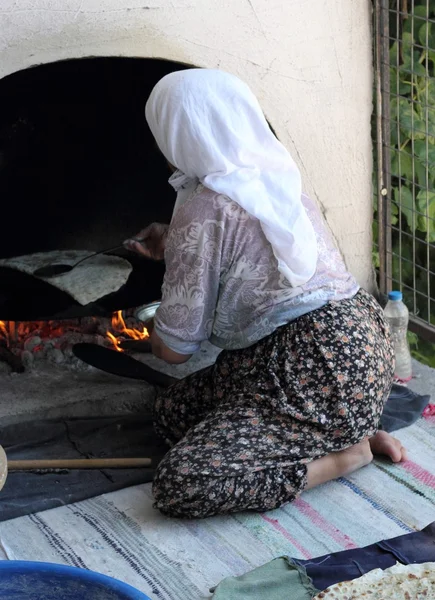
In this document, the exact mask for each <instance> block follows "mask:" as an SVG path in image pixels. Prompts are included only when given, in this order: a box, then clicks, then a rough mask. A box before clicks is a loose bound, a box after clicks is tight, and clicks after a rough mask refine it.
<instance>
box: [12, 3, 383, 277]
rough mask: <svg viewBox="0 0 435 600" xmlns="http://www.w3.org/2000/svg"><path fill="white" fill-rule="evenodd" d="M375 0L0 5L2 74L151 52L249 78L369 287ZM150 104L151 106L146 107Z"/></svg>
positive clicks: (348, 258) (353, 267)
mask: <svg viewBox="0 0 435 600" xmlns="http://www.w3.org/2000/svg"><path fill="white" fill-rule="evenodd" d="M370 6H371V2H370V0H305V1H304V0H0V77H2V76H4V75H8V74H10V73H13V72H14V71H18V70H20V69H23V68H25V67H28V66H31V65H35V64H39V63H46V62H52V61H55V60H59V59H64V58H78V57H83V56H90V55H94V56H112V55H116V56H144V57H159V58H167V59H171V60H178V61H182V62H186V63H190V64H193V65H197V66H203V67H219V68H222V69H225V70H227V71H231V72H233V73H235V74H236V75H239V76H240V77H242V78H243V79H245V80H246V81H247V82H248V83H249V84H250V86H251V87H252V89H253V90H254V92H255V93H256V94H257V95H258V97H259V99H260V102H261V104H262V106H263V108H264V111H265V113H266V115H267V117H268V119H269V120H270V121H271V123H272V125H273V127H274V128H275V129H276V131H277V134H278V136H279V137H280V139H281V140H282V141H283V142H284V144H285V145H286V146H287V147H288V149H289V150H290V151H291V153H292V154H293V156H294V158H295V159H296V161H297V162H298V164H299V167H300V168H301V171H302V176H303V180H304V188H305V190H306V191H307V192H308V193H309V194H311V195H312V196H314V198H316V199H317V201H318V202H319V204H320V205H321V206H322V208H323V210H324V214H325V216H326V219H327V221H328V223H329V225H330V227H331V229H332V231H333V233H334V235H335V237H336V239H337V241H338V244H339V246H340V248H341V250H342V252H343V253H344V255H345V258H346V262H347V265H348V267H349V269H350V270H351V271H352V272H353V273H354V274H355V275H356V276H357V278H358V280H359V282H360V283H361V284H362V285H364V286H367V287H369V288H371V287H372V269H371V226H370V224H371V169H372V160H371V141H370V114H371V110H372V101H371V98H372V92H371V89H372V84H371V32H370V20H371V16H370V10H371V9H370ZM144 101H145V99H144Z"/></svg>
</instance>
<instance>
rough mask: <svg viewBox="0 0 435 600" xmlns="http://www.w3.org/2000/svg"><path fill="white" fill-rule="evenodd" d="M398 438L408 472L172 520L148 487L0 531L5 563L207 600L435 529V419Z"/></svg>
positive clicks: (384, 470) (162, 595)
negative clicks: (81, 571)
mask: <svg viewBox="0 0 435 600" xmlns="http://www.w3.org/2000/svg"><path fill="white" fill-rule="evenodd" d="M395 435H396V437H398V438H399V439H400V440H401V441H402V443H403V444H404V445H405V446H406V447H407V448H408V451H409V460H408V461H407V462H406V463H403V464H400V465H393V464H391V463H389V462H387V461H376V462H375V463H373V464H371V465H369V466H368V467H365V468H364V469H361V470H360V471H359V472H357V473H356V474H354V475H352V476H351V477H349V478H346V479H340V480H338V481H334V482H331V483H328V484H326V485H323V486H322V487H320V488H318V489H314V490H311V491H309V492H306V493H304V494H303V495H302V497H301V498H300V499H299V500H297V501H296V502H295V503H294V504H291V505H287V506H285V507H284V508H282V509H278V510H274V511H271V512H268V513H266V514H262V515H260V514H248V513H244V514H238V515H234V516H223V517H212V518H210V519H206V520H202V521H199V520H198V521H195V520H193V521H189V520H171V519H167V518H165V517H163V516H162V515H161V514H160V513H158V512H157V511H155V510H154V509H153V508H152V497H151V487H150V484H145V485H139V486H135V487H131V488H128V489H124V490H121V491H117V492H113V493H110V494H105V495H103V496H100V497H98V498H94V499H92V500H85V501H83V502H79V503H77V504H72V505H69V506H64V507H60V508H56V509H52V510H48V511H45V512H43V513H38V514H36V515H30V516H26V517H20V518H18V519H13V520H10V521H6V522H3V523H0V554H1V553H2V552H3V558H4V559H22V560H44V561H52V562H57V563H65V564H69V565H75V566H78V567H84V568H89V569H94V570H96V571H99V572H101V573H105V574H107V575H111V576H113V577H117V578H118V579H121V580H122V581H125V582H127V583H129V584H131V585H133V586H135V587H137V588H138V589H140V590H142V591H143V592H145V593H146V594H148V595H149V596H150V597H151V598H153V599H155V600H157V599H160V600H177V599H180V600H195V599H197V598H209V597H210V594H209V591H208V590H209V588H210V587H212V586H214V585H216V584H217V583H218V582H219V581H221V580H222V579H223V578H224V577H227V576H229V575H239V574H242V573H245V572H247V571H249V570H251V569H252V568H254V567H256V566H259V565H261V564H263V563H265V562H267V561H269V560H271V559H272V558H275V557H277V556H281V555H291V556H295V557H299V558H310V557H314V556H320V555H323V554H326V553H328V552H334V551H338V550H343V549H347V548H355V547H359V546H365V545H368V544H371V543H373V542H376V541H378V540H381V539H387V538H391V537H393V536H396V535H401V534H404V533H408V532H411V531H414V530H418V529H421V528H423V527H424V526H426V525H427V524H428V523H430V522H432V521H433V520H434V514H435V417H434V416H432V417H428V418H427V419H420V420H419V421H418V422H417V423H416V424H415V425H412V426H411V427H409V428H407V429H403V430H401V431H398V432H397V433H396V434H395ZM0 510H1V505H0Z"/></svg>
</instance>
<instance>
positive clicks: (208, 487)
mask: <svg viewBox="0 0 435 600" xmlns="http://www.w3.org/2000/svg"><path fill="white" fill-rule="evenodd" d="M392 356H393V351H392V348H391V343H390V339H389V335H388V332H387V328H386V324H385V321H384V318H383V313H382V309H381V308H380V306H379V304H378V303H377V302H376V300H375V299H374V298H373V297H372V296H370V295H369V294H367V293H366V292H364V291H363V290H361V291H360V292H358V294H356V296H355V297H354V298H352V299H349V300H342V301H340V302H330V303H328V304H327V305H326V306H324V307H323V308H321V309H318V310H315V311H312V312H310V313H308V314H306V315H304V316H302V317H299V318H298V319H296V320H295V321H292V322H291V323H289V324H288V325H285V326H284V327H281V328H279V329H278V330H276V331H275V332H274V333H273V334H272V335H270V336H268V337H266V338H264V339H262V340H261V341H260V342H257V343H256V344H254V345H253V346H250V347H249V348H246V349H243V350H237V351H224V352H222V353H221V354H220V355H219V357H218V359H217V362H216V364H215V365H214V366H213V367H211V368H209V369H206V370H204V371H200V372H198V373H195V374H193V375H191V376H190V377H188V378H186V379H185V380H183V381H181V382H178V383H176V384H175V385H173V386H171V387H170V388H168V390H167V391H166V392H165V393H164V394H163V395H162V396H161V397H160V398H158V399H157V401H156V403H155V420H156V429H157V431H158V432H159V433H160V434H161V435H162V436H163V437H164V438H165V439H166V441H168V442H169V443H170V444H172V445H174V447H173V448H172V449H171V450H170V451H169V452H168V454H167V455H166V456H165V457H164V459H163V460H162V462H161V463H160V464H159V466H158V469H157V472H156V476H155V479H154V486H153V491H154V497H155V500H156V502H155V507H156V508H158V509H160V510H161V511H162V512H163V513H165V514H167V515H170V516H176V517H208V516H211V515H214V514H219V513H228V512H237V511H242V510H255V511H260V512H261V511H265V510H270V509H273V508H277V507H279V506H281V505H282V504H285V503H286V502H290V501H292V500H294V499H295V497H296V496H297V495H298V494H299V493H300V492H301V490H303V488H304V487H305V486H306V481H307V463H308V462H310V461H311V460H314V459H316V458H320V457H322V456H325V455H327V454H329V453H330V452H338V451H340V450H343V449H345V448H348V447H350V446H353V445H354V444H356V443H358V442H360V441H361V440H363V439H364V438H366V437H369V436H372V435H374V433H375V432H376V431H377V429H378V426H379V422H380V418H381V414H382V411H383V408H384V404H385V402H386V400H387V398H388V394H389V391H390V389H391V383H392V376H393V359H392Z"/></svg>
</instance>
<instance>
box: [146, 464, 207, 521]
mask: <svg viewBox="0 0 435 600" xmlns="http://www.w3.org/2000/svg"><path fill="white" fill-rule="evenodd" d="M183 470H184V469H183V466H182V465H180V466H179V467H178V468H176V467H175V468H174V467H169V466H168V464H167V463H166V464H165V463H164V461H163V462H162V463H161V464H160V465H159V467H158V468H157V471H156V475H155V477H154V481H153V496H154V508H157V509H158V510H160V511H161V512H162V513H163V514H165V515H167V516H170V517H184V518H202V517H207V516H210V515H212V514H216V513H217V512H219V511H218V508H217V507H216V506H215V503H214V497H215V493H214V491H213V489H212V488H213V485H212V478H211V477H207V476H205V475H186V473H184V472H183Z"/></svg>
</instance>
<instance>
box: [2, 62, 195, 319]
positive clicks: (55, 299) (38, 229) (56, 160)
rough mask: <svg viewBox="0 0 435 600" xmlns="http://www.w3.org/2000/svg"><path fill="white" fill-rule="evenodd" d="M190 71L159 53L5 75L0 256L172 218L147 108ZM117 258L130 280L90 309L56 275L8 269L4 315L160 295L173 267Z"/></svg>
mask: <svg viewBox="0 0 435 600" xmlns="http://www.w3.org/2000/svg"><path fill="white" fill-rule="evenodd" d="M182 68H186V66H185V65H182V64H177V63H172V62H168V61H163V60H154V59H134V58H89V59H81V60H69V61H62V62H57V63H52V64H47V65H41V66H37V67H33V68H31V69H27V70H24V71H20V72H18V73H15V74H13V75H10V76H8V77H6V78H4V79H3V80H1V81H0V103H1V110H0V197H1V199H2V201H1V208H2V225H3V226H2V235H1V236H0V258H9V257H14V256H21V255H26V254H31V253H35V252H48V251H52V250H62V249H65V250H66V249H74V250H89V251H97V250H100V249H103V248H105V247H110V246H112V245H113V246H115V245H116V244H117V243H121V242H122V241H123V240H124V239H125V238H127V237H129V236H131V235H134V234H135V233H137V231H139V230H140V229H141V228H143V227H144V226H146V225H147V224H148V223H151V222H153V221H160V222H169V220H170V216H171V212H172V206H173V202H174V192H173V190H172V188H171V187H170V186H169V185H168V183H167V180H168V177H169V174H170V173H169V170H168V167H167V165H166V163H165V160H164V159H163V157H162V156H161V155H160V153H159V151H158V149H157V147H156V146H155V143H154V140H153V138H152V136H151V133H150V131H149V130H148V127H147V125H146V121H145V116H144V106H145V102H146V99H147V97H148V95H149V93H150V91H151V89H152V87H153V86H154V85H155V83H156V82H157V81H158V80H159V79H160V78H161V77H162V76H164V75H165V74H166V73H169V72H171V71H174V70H178V69H182ZM118 254H119V255H121V256H124V257H128V260H130V261H131V262H132V265H133V271H132V273H131V275H130V276H129V279H128V281H127V283H126V284H125V285H124V286H123V287H122V288H121V289H120V290H119V291H117V292H115V293H112V294H110V295H107V296H105V297H103V298H101V299H100V300H98V302H96V303H92V305H88V306H84V307H83V306H81V305H79V304H78V303H77V302H76V301H75V300H73V299H72V298H71V297H70V296H69V294H67V293H65V292H61V291H60V290H58V289H57V288H55V287H53V285H51V284H50V283H49V282H47V281H42V280H39V279H36V278H34V277H32V276H31V275H26V274H24V273H22V272H19V271H16V270H14V269H11V268H8V267H4V266H3V267H0V319H2V320H4V321H8V320H13V321H28V320H35V319H39V320H41V319H53V318H62V317H65V318H67V317H76V316H89V315H95V314H97V315H98V314H106V313H107V314H109V313H111V312H113V311H114V310H118V309H124V308H129V307H135V306H140V305H142V304H146V303H147V302H151V301H153V300H156V299H158V298H159V297H160V288H161V284H162V278H163V265H162V264H159V263H154V262H152V261H147V260H145V259H142V258H139V257H136V256H135V255H132V254H131V253H127V252H126V251H124V250H121V251H120V252H119V253H118ZM91 284H92V282H90V285H91Z"/></svg>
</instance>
